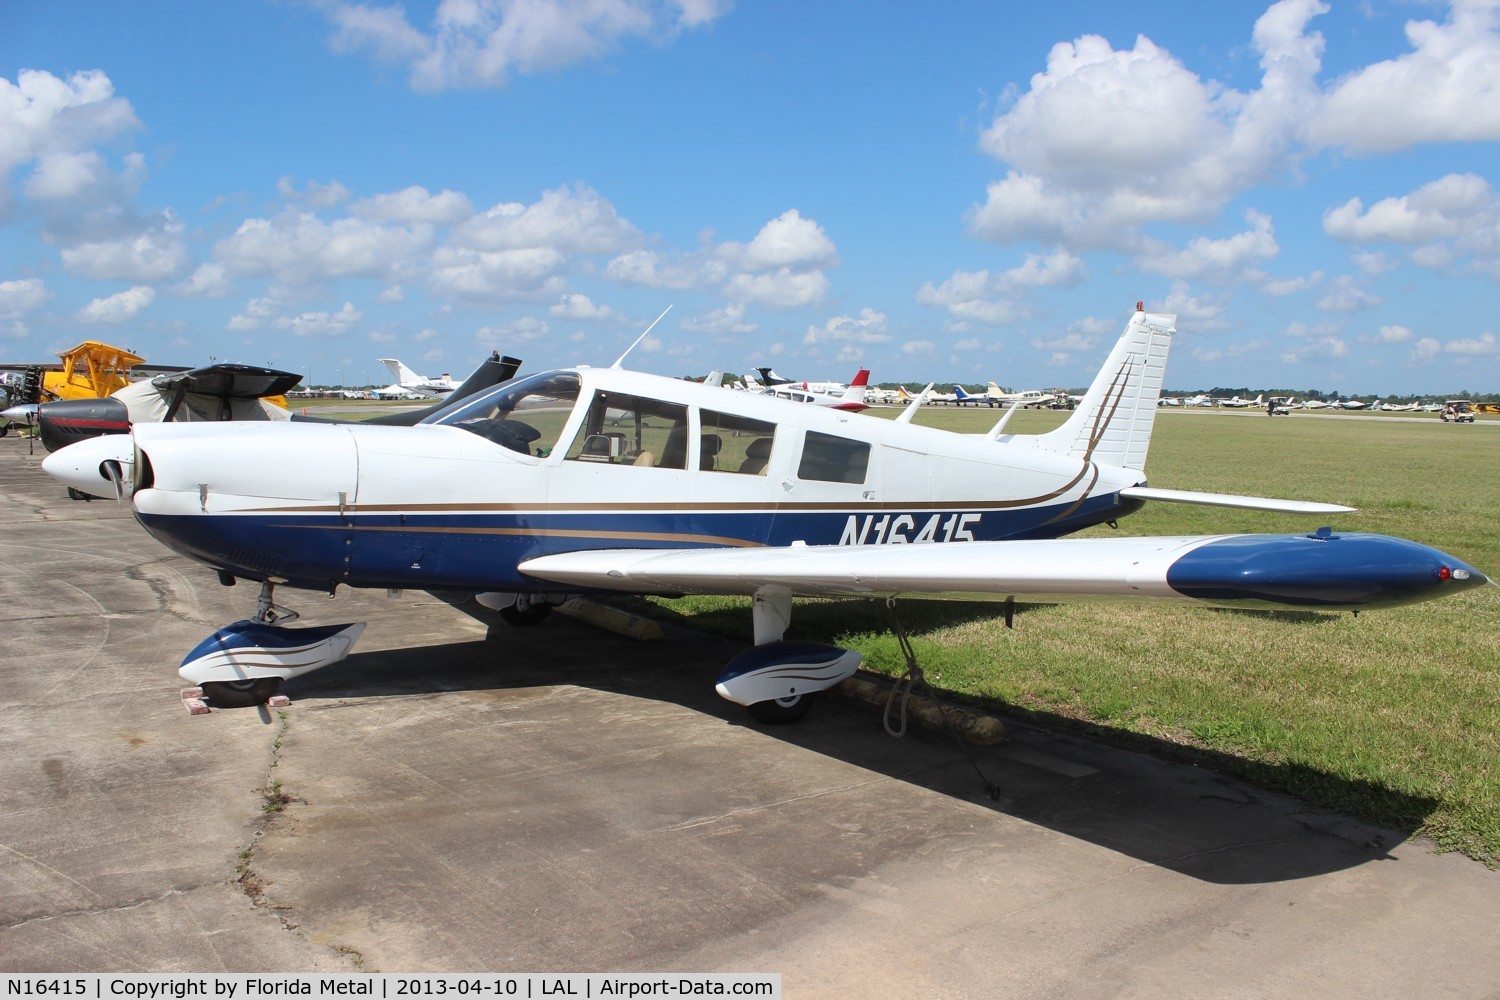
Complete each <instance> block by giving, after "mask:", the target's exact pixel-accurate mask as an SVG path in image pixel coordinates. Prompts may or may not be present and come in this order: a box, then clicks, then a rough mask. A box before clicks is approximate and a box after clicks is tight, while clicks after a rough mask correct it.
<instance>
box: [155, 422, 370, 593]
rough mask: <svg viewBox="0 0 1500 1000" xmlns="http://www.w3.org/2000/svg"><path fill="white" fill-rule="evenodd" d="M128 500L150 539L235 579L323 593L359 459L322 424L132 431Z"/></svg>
mask: <svg viewBox="0 0 1500 1000" xmlns="http://www.w3.org/2000/svg"><path fill="white" fill-rule="evenodd" d="M135 437H136V445H137V456H138V458H137V461H138V465H137V468H136V470H135V492H134V494H133V496H132V497H131V501H132V506H133V507H134V509H135V514H136V518H137V520H139V521H140V522H141V524H142V525H143V526H144V527H145V528H146V530H147V531H149V532H151V534H152V535H154V536H155V537H156V538H157V540H158V541H160V542H162V543H163V544H165V545H167V546H168V547H169V548H172V549H174V550H176V551H178V552H181V553H182V554H184V555H187V556H190V557H192V558H194V559H197V560H198V561H200V562H204V563H207V564H209V565H210V566H213V567H216V568H218V569H221V570H224V571H226V572H228V573H231V574H232V575H234V576H238V577H244V578H246V579H256V580H263V579H268V578H278V579H283V580H293V581H301V583H299V585H308V586H318V587H322V586H326V585H327V584H328V582H329V581H330V580H333V579H336V578H337V577H338V576H339V575H340V574H341V573H342V572H343V570H344V568H345V566H346V561H347V559H348V555H349V551H350V545H351V544H352V542H351V533H350V526H349V522H348V518H347V517H346V511H347V510H348V509H349V508H350V507H352V506H353V505H354V504H355V501H356V494H357V490H358V486H359V461H358V455H357V452H356V450H355V446H354V440H353V438H352V437H351V435H350V434H349V432H348V431H347V430H346V429H344V428H343V427H341V426H336V425H329V424H293V423H290V422H285V423H275V424H267V423H258V422H257V423H252V422H248V421H243V422H242V421H230V422H227V423H203V424H139V425H137V426H136V429H135Z"/></svg>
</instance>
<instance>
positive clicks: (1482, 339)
mask: <svg viewBox="0 0 1500 1000" xmlns="http://www.w3.org/2000/svg"><path fill="white" fill-rule="evenodd" d="M1443 350H1445V351H1447V352H1449V353H1450V354H1477V355H1483V354H1496V353H1500V343H1497V342H1496V341H1495V335H1494V334H1493V333H1485V334H1481V335H1480V336H1479V338H1478V339H1477V340H1450V341H1448V343H1446V344H1444V345H1443Z"/></svg>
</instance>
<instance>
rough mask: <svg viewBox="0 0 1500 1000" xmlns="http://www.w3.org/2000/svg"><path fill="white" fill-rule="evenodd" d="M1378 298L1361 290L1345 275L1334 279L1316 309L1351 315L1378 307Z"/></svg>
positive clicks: (1352, 279)
mask: <svg viewBox="0 0 1500 1000" xmlns="http://www.w3.org/2000/svg"><path fill="white" fill-rule="evenodd" d="M1380 301H1381V300H1380V296H1378V295H1376V294H1374V293H1373V292H1369V291H1366V290H1365V289H1363V288H1361V287H1360V286H1359V285H1358V284H1357V283H1356V282H1355V280H1354V278H1352V277H1351V276H1349V275H1347V274H1341V275H1339V276H1338V277H1337V278H1335V279H1334V280H1333V281H1332V283H1331V284H1330V285H1329V287H1328V291H1327V292H1325V293H1324V294H1323V296H1322V297H1321V298H1320V299H1318V308H1319V309H1323V310H1326V311H1327V312H1343V313H1352V312H1360V311H1361V310H1364V309H1373V308H1375V307H1376V306H1378V305H1380Z"/></svg>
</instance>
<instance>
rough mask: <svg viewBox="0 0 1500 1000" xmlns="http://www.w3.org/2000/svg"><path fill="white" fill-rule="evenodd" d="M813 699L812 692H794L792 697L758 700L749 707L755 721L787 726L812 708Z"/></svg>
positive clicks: (768, 724) (769, 724) (767, 724)
mask: <svg viewBox="0 0 1500 1000" xmlns="http://www.w3.org/2000/svg"><path fill="white" fill-rule="evenodd" d="M812 699H813V696H812V695H810V694H794V695H792V696H791V697H790V698H777V699H776V700H774V701H757V702H756V703H755V704H753V705H750V706H748V708H749V710H750V714H751V715H752V716H754V718H755V721H756V722H759V723H761V724H762V725H766V726H785V725H788V724H790V723H793V722H796V721H798V720H799V719H801V718H802V717H803V716H804V715H806V714H807V712H808V709H810V708H812Z"/></svg>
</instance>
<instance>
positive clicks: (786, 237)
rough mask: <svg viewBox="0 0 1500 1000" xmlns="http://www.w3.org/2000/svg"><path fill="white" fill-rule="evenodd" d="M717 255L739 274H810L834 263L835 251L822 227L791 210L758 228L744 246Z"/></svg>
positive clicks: (728, 246)
mask: <svg viewBox="0 0 1500 1000" xmlns="http://www.w3.org/2000/svg"><path fill="white" fill-rule="evenodd" d="M717 253H718V256H720V257H722V258H724V259H725V260H728V261H731V262H732V263H733V266H735V267H736V268H738V269H740V270H743V271H771V270H780V269H781V268H787V269H788V270H792V271H812V270H818V269H820V268H824V267H829V266H832V265H834V264H837V263H838V251H837V250H836V249H835V248H834V245H833V241H832V240H830V239H829V238H828V234H827V233H825V232H824V231H823V227H822V226H820V225H818V224H817V223H816V222H814V221H813V220H812V219H804V218H803V217H802V213H801V212H799V211H797V210H796V209H795V208H793V209H789V210H788V211H785V212H783V213H781V214H780V215H779V216H777V217H776V218H774V219H772V220H771V221H770V222H768V223H766V224H765V225H764V226H762V227H761V230H760V232H758V233H756V234H755V239H753V240H751V241H750V242H749V243H748V244H745V245H741V244H739V243H725V244H724V245H722V246H721V247H719V249H718V251H717Z"/></svg>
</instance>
